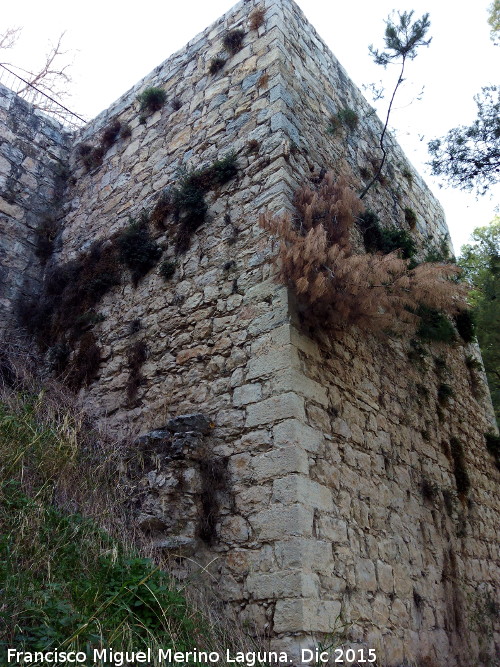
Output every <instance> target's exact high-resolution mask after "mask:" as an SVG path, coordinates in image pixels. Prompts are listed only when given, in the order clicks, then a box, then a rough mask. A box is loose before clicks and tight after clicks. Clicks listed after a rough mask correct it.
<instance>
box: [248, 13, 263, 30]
mask: <svg viewBox="0 0 500 667" xmlns="http://www.w3.org/2000/svg"><path fill="white" fill-rule="evenodd" d="M265 14H266V12H265V9H264V8H263V7H256V8H255V9H254V10H253V12H252V13H251V14H250V30H258V29H259V28H260V26H261V25H263V23H264V16H265Z"/></svg>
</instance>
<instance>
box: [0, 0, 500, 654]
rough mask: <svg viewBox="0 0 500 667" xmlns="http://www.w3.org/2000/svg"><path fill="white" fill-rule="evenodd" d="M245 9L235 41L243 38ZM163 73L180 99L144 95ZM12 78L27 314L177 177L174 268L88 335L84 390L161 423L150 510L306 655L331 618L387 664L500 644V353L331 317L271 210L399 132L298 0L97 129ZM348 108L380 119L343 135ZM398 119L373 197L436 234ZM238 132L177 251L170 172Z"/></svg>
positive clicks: (221, 35)
mask: <svg viewBox="0 0 500 667" xmlns="http://www.w3.org/2000/svg"><path fill="white" fill-rule="evenodd" d="M256 8H261V9H262V10H263V20H262V23H261V25H256V24H255V23H259V22H258V21H256V22H255V23H252V20H251V17H252V15H254V14H253V13H254V12H255V10H256ZM240 30H241V31H243V33H242V35H241V37H242V42H241V44H238V45H236V46H234V47H233V46H232V45H231V42H230V41H229V42H228V41H227V40H225V38H226V37H227V35H228V34H229V35H232V36H233V38H234V31H240ZM234 39H236V41H239V39H240V38H234ZM240 47H241V48H240ZM149 87H160V88H162V89H163V90H164V91H165V92H166V95H167V100H166V102H165V104H164V105H163V106H161V108H159V109H158V110H156V111H155V110H154V109H149V110H148V109H147V108H146V109H145V110H143V111H142V112H141V111H140V110H139V104H138V102H137V96H138V94H140V93H141V92H143V91H144V90H146V89H147V88H149ZM0 103H1V109H0V111H1V112H2V118H1V120H2V135H1V137H2V139H1V140H2V144H1V147H0V151H1V152H0V155H1V157H0V169H2V173H5V174H6V176H7V179H6V180H5V183H10V184H11V185H10V186H9V188H10V189H9V188H8V190H9V192H10V195H9V196H8V197H4V199H3V200H1V201H2V203H1V207H2V208H1V211H2V213H1V215H2V223H5V224H7V225H8V230H9V234H10V235H9V236H8V241H7V242H3V246H2V252H3V253H4V254H3V255H2V256H1V261H2V265H3V268H2V271H3V272H4V273H3V275H4V276H5V281H4V287H3V288H2V289H3V292H2V294H1V297H2V302H1V303H2V306H3V308H4V311H5V313H6V318H5V321H7V320H8V318H9V317H10V313H11V312H12V308H13V303H14V301H15V300H16V299H17V300H19V297H20V295H21V297H22V298H25V299H26V298H28V297H29V296H30V294H36V293H37V290H38V291H40V290H42V282H43V274H44V272H45V275H46V276H47V275H49V274H50V272H51V271H53V270H54V267H64V266H67V263H68V262H70V261H74V260H79V258H82V257H85V256H86V254H87V255H88V253H89V252H90V251H91V249H92V248H95V247H96V246H95V242H96V241H102V242H103V243H102V244H101V246H100V247H101V248H102V247H109V244H112V243H113V242H114V241H115V240H116V238H117V234H119V233H120V232H121V231H123V230H124V229H127V228H128V227H129V225H130V218H132V219H133V220H136V221H140V220H141V213H142V212H146V213H147V214H148V215H149V216H150V214H151V212H152V211H154V210H155V207H157V204H158V202H159V201H160V199H161V198H162V197H164V199H163V201H164V203H165V221H163V219H162V220H161V221H160V224H159V225H156V226H155V225H153V224H151V223H150V233H151V234H152V236H153V237H154V239H155V242H156V243H158V244H160V245H161V247H162V252H163V256H162V260H161V261H163V262H165V261H166V262H170V263H171V264H170V265H169V266H170V272H173V275H170V276H169V277H168V280H165V279H164V277H162V276H161V275H160V273H159V271H158V269H157V268H152V269H151V270H149V271H148V272H147V273H146V274H145V275H144V276H142V277H140V278H137V279H136V280H133V279H131V278H130V275H129V274H128V272H127V271H126V270H124V271H123V275H122V276H121V278H120V280H119V281H118V282H119V284H114V285H112V286H110V287H109V289H107V290H106V291H105V293H104V295H103V296H102V298H100V299H99V301H98V302H96V303H95V304H94V306H95V308H94V309H93V311H92V313H91V315H92V317H91V318H88V317H87V324H86V326H87V327H88V328H87V330H86V331H85V335H86V336H87V339H86V340H87V342H88V340H89V338H88V336H89V334H91V336H92V341H91V345H92V346H93V347H92V350H93V351H94V352H95V353H96V354H97V355H98V366H97V368H95V369H94V371H95V372H93V374H92V375H87V376H84V377H83V382H82V384H83V387H82V389H81V392H82V398H84V400H85V401H86V402H87V403H89V404H93V405H94V406H95V409H97V410H98V411H99V412H100V415H101V416H102V421H103V422H106V423H107V425H108V426H109V427H110V428H113V429H114V430H115V431H116V432H130V431H131V430H132V431H133V432H134V433H136V434H144V433H146V432H151V431H152V430H156V433H155V434H153V435H150V436H147V437H143V438H140V439H139V441H138V445H137V446H138V447H140V446H142V445H144V444H145V443H146V444H147V445H148V447H149V448H153V449H154V450H155V464H154V465H153V463H151V466H150V468H149V469H148V470H147V471H146V472H147V475H146V476H145V477H144V479H143V480H142V481H141V485H142V488H143V493H142V505H141V508H140V512H139V515H138V516H137V517H136V519H137V521H138V522H139V524H140V525H141V527H142V528H144V529H145V530H148V531H149V532H150V533H151V534H152V535H153V539H154V540H155V543H156V545H157V548H159V549H164V550H167V551H171V552H172V554H173V555H175V556H176V557H177V559H178V561H179V562H181V563H182V560H183V559H184V558H186V557H189V558H193V557H194V556H196V558H198V559H199V560H200V561H201V562H204V561H205V560H209V559H210V560H211V559H212V558H213V557H214V556H216V557H217V560H216V561H215V563H214V564H212V566H211V567H212V569H213V575H214V576H215V577H216V579H217V581H218V589H219V592H220V595H221V596H222V598H223V600H225V601H226V602H227V605H228V608H231V609H232V610H234V612H235V613H236V614H237V615H238V617H239V618H240V619H241V621H242V623H245V624H248V626H249V627H251V628H254V629H255V631H256V632H257V633H260V634H265V635H266V636H268V637H270V638H271V645H272V646H273V647H274V648H282V649H284V650H287V651H289V653H290V655H291V656H293V658H294V659H297V660H298V658H299V655H300V648H301V647H310V646H312V645H314V644H315V642H317V641H319V640H321V639H324V638H325V636H328V635H332V633H333V634H338V635H339V636H338V637H337V639H338V642H339V644H341V643H342V642H347V644H349V645H354V646H355V647H357V648H358V649H364V650H367V649H369V648H371V649H375V651H376V654H377V664H380V665H387V666H396V665H401V664H403V663H404V661H405V660H406V661H407V662H406V663H405V664H411V665H413V664H414V665H426V666H427V667H430V666H432V665H441V664H447V665H450V666H451V665H461V666H462V665H463V666H465V665H470V664H474V665H488V664H493V663H492V662H491V660H493V655H494V650H495V642H496V646H497V648H498V643H499V635H498V627H497V628H495V625H494V624H495V618H494V613H493V612H494V611H495V609H496V607H495V604H494V595H495V591H496V594H497V595H498V581H499V569H498V565H499V562H498V553H497V550H496V548H497V546H496V543H495V539H496V536H497V531H498V526H499V521H498V518H499V511H498V510H499V505H498V496H497V486H496V485H497V484H498V471H497V470H496V468H495V465H494V462H493V459H492V457H491V456H490V455H489V453H488V452H487V450H486V447H485V441H484V433H485V432H487V431H489V430H490V429H491V428H492V423H491V406H490V404H489V403H488V401H489V399H488V398H486V397H485V393H484V392H485V389H484V375H483V374H482V373H481V372H480V371H477V370H473V369H472V368H471V365H470V363H469V365H468V364H467V360H468V359H472V358H476V357H477V355H478V352H477V349H476V347H475V346H474V345H473V344H462V345H458V344H455V345H445V344H438V343H430V344H428V345H425V346H424V347H425V350H424V351H422V350H420V352H419V353H418V355H417V356H418V359H417V360H415V350H414V349H413V354H412V348H411V347H410V345H409V342H408V341H406V340H404V339H390V338H387V339H386V340H382V341H381V339H380V338H376V337H374V336H373V335H371V334H369V333H366V332H362V331H360V330H358V329H355V328H354V327H351V328H348V329H347V330H345V331H344V332H343V334H342V335H341V336H336V337H334V338H333V337H331V336H329V335H328V332H326V331H320V332H317V335H315V336H314V337H312V336H311V335H310V334H307V333H306V331H305V329H304V328H303V327H302V325H301V323H300V318H299V317H298V313H297V309H296V306H295V302H294V298H293V295H292V294H291V293H290V291H289V290H287V289H286V288H285V287H284V286H282V285H280V284H278V283H277V282H276V281H275V279H274V275H275V268H274V266H273V264H272V263H271V259H272V256H273V255H274V253H275V252H276V242H273V240H272V239H270V238H269V235H268V234H267V233H266V232H265V231H264V230H263V229H262V228H261V227H260V226H259V223H258V220H259V214H260V213H262V212H264V211H271V212H279V211H284V210H290V211H291V210H293V195H294V192H295V191H296V189H297V188H298V187H299V186H301V185H304V184H311V179H318V178H319V174H320V173H321V172H322V170H325V169H326V170H334V171H335V169H336V168H337V169H338V165H339V164H340V163H341V162H344V163H347V164H348V165H349V166H350V168H351V170H352V172H353V173H354V174H355V176H356V177H358V178H361V175H362V173H363V172H364V171H365V172H366V171H367V170H369V169H370V165H372V168H373V164H372V163H373V159H374V154H375V158H376V157H377V156H376V150H375V148H374V147H376V145H377V140H378V136H379V135H380V131H381V125H380V121H379V120H378V118H377V117H376V116H375V115H374V114H373V113H372V111H371V108H370V106H369V105H368V104H367V102H366V101H365V100H364V98H363V97H362V95H361V94H360V92H359V91H358V90H357V88H356V87H355V86H354V85H353V84H352V82H351V81H350V80H349V78H348V76H347V74H346V73H345V71H344V70H343V68H342V67H341V65H340V64H339V63H338V62H337V60H336V59H335V57H334V56H333V55H332V54H331V52H330V51H329V49H328V48H327V46H326V45H325V44H324V42H323V41H322V40H321V38H320V37H319V36H318V35H317V33H316V32H315V30H314V29H313V28H312V27H311V26H310V25H309V24H308V22H307V20H306V19H305V17H304V15H303V14H302V12H301V10H300V9H299V8H298V7H297V5H295V4H294V2H293V1H292V0H263V1H262V2H260V3H256V2H240V3H239V4H238V5H236V6H235V7H234V8H233V9H232V10H231V11H230V12H228V13H227V14H226V15H225V16H223V17H221V18H220V19H219V20H218V21H217V22H216V23H214V24H213V25H212V26H210V27H209V28H207V29H206V30H205V31H204V32H203V33H201V34H200V35H198V36H197V37H195V38H194V39H193V40H192V41H191V42H189V43H188V44H187V45H186V47H185V48H183V49H182V50H181V51H179V52H177V53H175V54H174V55H173V56H171V57H170V58H169V59H168V60H166V61H165V62H164V63H163V64H161V65H160V66H158V67H157V68H156V69H155V70H154V71H153V72H152V73H151V74H150V75H149V76H147V77H146V78H145V79H144V80H142V81H141V82H139V83H138V84H137V85H136V86H135V87H134V88H133V89H131V90H130V91H128V92H127V93H126V94H125V95H124V96H123V97H122V98H120V99H119V100H118V101H117V102H116V103H115V104H113V105H112V106H111V107H110V108H109V109H107V110H106V111H105V112H103V113H102V114H101V115H100V116H98V117H97V118H96V119H95V120H94V121H92V122H91V123H89V124H88V125H87V126H86V127H84V128H83V129H82V130H81V131H79V132H78V133H77V134H76V135H73V134H70V133H68V132H66V131H64V130H63V129H61V128H58V127H56V126H55V125H54V124H53V123H51V122H49V121H48V120H47V119H45V118H44V117H42V116H40V115H39V114H38V113H37V112H35V111H34V110H33V109H30V108H28V107H26V106H25V105H23V103H21V102H20V101H19V100H18V99H17V98H15V96H13V95H12V94H11V93H10V92H9V91H7V90H6V89H0ZM341 109H352V110H355V111H356V115H357V117H358V124H357V127H356V129H355V131H352V132H350V131H347V130H341V131H340V132H339V134H338V135H336V136H334V137H332V136H330V135H329V134H328V133H327V131H326V127H327V125H328V122H329V119H330V117H331V116H332V114H336V113H337V112H338V111H339V110H341ZM21 117H23V118H24V119H25V123H24V125H23V124H22V123H20V122H19V119H20V118H21ZM117 122H118V123H119V125H117ZM113 127H114V128H115V130H116V132H115V134H114V136H112V135H113V132H114V130H113ZM106 136H108V139H105V137H106ZM109 137H112V139H109ZM387 144H388V152H389V159H388V163H387V170H386V174H385V178H384V181H383V182H381V183H379V185H378V186H377V188H375V189H374V190H372V191H371V193H370V195H369V201H368V204H369V206H370V207H371V208H372V209H373V210H375V211H376V212H377V214H378V215H379V217H380V219H381V220H382V221H383V223H384V224H386V225H397V226H400V227H403V228H408V222H407V221H406V220H405V213H404V211H405V209H411V210H412V211H413V212H414V213H415V216H416V220H415V224H414V229H413V230H412V233H413V234H414V236H415V238H416V240H417V241H418V242H420V243H423V242H424V241H425V240H429V239H431V243H436V244H438V243H439V242H440V241H441V239H443V238H444V239H445V240H446V239H448V232H447V228H446V223H445V220H444V215H443V212H442V209H441V207H440V205H439V203H438V202H437V201H436V200H435V199H434V197H433V196H432V194H431V193H430V192H429V190H428V189H427V187H426V186H425V184H424V183H423V181H422V180H421V178H420V177H419V176H418V174H417V173H415V171H414V170H413V168H412V166H411V164H410V163H409V162H408V160H407V159H406V158H405V156H404V155H403V153H402V151H401V149H400V148H399V147H398V145H397V144H396V142H395V141H394V140H393V139H391V138H390V137H388V139H387ZM231 152H233V153H234V155H235V156H236V166H237V172H236V176H235V177H231V178H228V179H227V181H224V182H221V183H219V184H215V185H214V183H213V182H211V183H210V184H209V185H207V184H205V185H206V187H205V199H204V201H205V204H206V206H207V210H206V215H205V220H204V222H203V224H200V225H199V226H198V228H197V229H196V230H195V231H194V233H193V234H192V236H191V238H190V239H189V243H188V247H187V249H184V250H185V251H184V252H177V251H176V247H175V246H176V240H175V235H174V232H173V229H174V227H175V223H174V220H173V217H172V215H169V214H168V201H169V200H168V197H169V195H168V193H170V196H172V192H173V191H174V190H175V188H179V183H181V182H182V179H183V178H185V175H186V173H189V170H207V169H208V168H209V167H210V166H211V165H212V166H213V164H214V163H217V162H220V161H221V160H224V158H227V156H228V155H230V154H231ZM16 165H17V166H16ZM64 168H67V171H66V170H65V169H64ZM15 169H17V170H18V171H15V173H14V170H15ZM183 170H184V171H183ZM205 173H206V172H205ZM13 174H14V176H15V179H14V180H12V179H11V180H9V178H10V177H11V176H12V175H13ZM62 174H64V176H65V179H66V188H65V190H64V194H61V192H60V190H61V188H60V179H61V178H62V176H61V175H62ZM183 174H184V176H183ZM58 179H59V180H58ZM15 183H18V184H21V185H17V186H16V185H15ZM41 183H43V184H44V187H45V190H44V189H43V188H40V184H41ZM16 188H17V190H16ZM156 210H158V209H156ZM47 216H48V217H50V219H51V220H52V221H53V220H54V219H55V221H56V222H57V229H58V230H59V231H58V233H57V236H56V235H55V233H53V234H52V235H53V236H55V239H54V253H53V255H52V256H51V257H50V258H48V259H47V258H45V264H43V262H42V261H41V260H40V259H39V258H38V257H37V256H36V254H35V244H36V238H37V232H36V231H35V229H36V227H38V226H40V224H41V223H42V222H43V221H44V220H45V219H46V218H47ZM38 234H40V232H38ZM5 238H7V237H5ZM93 244H94V245H93ZM12 248H15V250H16V254H15V260H12V259H11V258H12V256H13V254H12ZM38 254H39V255H40V252H39V253H38ZM26 276H28V277H29V280H28V281H26V280H25V279H26ZM84 314H85V315H86V316H88V313H84ZM60 336H61V338H60V339H57V340H55V339H54V340H53V341H49V342H48V343H47V345H48V346H49V353H50V352H51V351H52V352H54V349H55V348H57V345H60V344H61V340H65V339H64V333H62V334H61V333H60ZM83 339H84V338H83V337H80V338H72V339H71V341H72V345H73V348H72V349H70V350H68V354H69V357H70V360H71V359H75V358H76V357H77V356H78V355H79V354H80V353H82V354H83V352H84V351H82V348H83V342H82V341H83ZM49 343H52V344H51V345H50V344H49ZM57 349H59V348H57ZM422 349H423V348H422ZM96 350H97V352H96ZM134 350H135V353H134ZM134 354H135V357H134ZM134 359H135V362H134ZM443 384H446V386H448V387H450V388H451V390H452V395H449V396H448V397H447V401H446V402H440V400H439V390H440V387H441V386H442V385H443ZM155 448H156V449H155ZM457 452H458V453H457ZM459 465H460V466H464V467H465V469H466V471H467V475H468V477H469V479H470V482H471V484H470V489H469V490H468V493H466V494H464V493H460V492H459V489H458V487H457V483H458V482H457V467H458V466H459ZM495 586H496V588H495ZM497 604H498V603H497ZM341 626H342V632H340V630H339V628H340V627H341ZM365 657H366V656H365ZM488 661H490V662H488Z"/></svg>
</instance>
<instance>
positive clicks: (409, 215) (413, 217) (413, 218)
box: [404, 208, 417, 229]
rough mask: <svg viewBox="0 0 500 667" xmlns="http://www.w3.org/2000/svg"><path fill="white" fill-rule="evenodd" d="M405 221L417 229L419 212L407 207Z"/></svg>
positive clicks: (411, 227)
mask: <svg viewBox="0 0 500 667" xmlns="http://www.w3.org/2000/svg"><path fill="white" fill-rule="evenodd" d="M404 214H405V222H406V223H407V225H408V226H409V227H410V229H415V227H416V226H417V214H416V213H415V211H414V210H413V209H412V208H405V210H404Z"/></svg>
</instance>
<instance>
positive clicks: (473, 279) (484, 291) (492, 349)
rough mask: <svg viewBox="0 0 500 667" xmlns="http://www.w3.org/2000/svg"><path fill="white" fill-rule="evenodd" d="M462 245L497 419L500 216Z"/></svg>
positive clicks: (462, 263) (499, 388) (499, 397)
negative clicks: (466, 243) (469, 242)
mask: <svg viewBox="0 0 500 667" xmlns="http://www.w3.org/2000/svg"><path fill="white" fill-rule="evenodd" d="M472 239H473V241H474V243H471V244H468V245H464V246H463V247H462V249H461V257H460V258H459V261H458V263H459V265H460V266H461V267H462V269H463V272H464V275H465V278H466V279H467V280H468V281H469V282H470V283H471V285H472V287H473V289H472V292H471V296H470V298H471V302H472V305H473V307H474V312H475V317H476V323H477V337H478V340H479V345H480V346H481V352H482V355H483V361H484V366H485V368H486V375H487V376H488V383H489V385H490V391H491V396H492V399H493V405H494V408H495V414H496V417H497V421H498V420H499V418H500V216H497V217H496V218H495V219H494V220H493V221H492V222H491V223H490V224H489V225H488V226H486V227H478V228H477V229H475V230H474V232H473V234H472Z"/></svg>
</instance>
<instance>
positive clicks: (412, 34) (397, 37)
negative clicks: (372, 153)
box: [359, 11, 431, 199]
mask: <svg viewBox="0 0 500 667" xmlns="http://www.w3.org/2000/svg"><path fill="white" fill-rule="evenodd" d="M385 23H386V27H385V37H384V40H385V49H386V50H385V51H379V50H378V49H375V48H374V47H373V46H372V45H371V46H370V47H369V50H370V53H371V55H372V57H373V59H374V61H375V63H376V64H377V65H382V67H384V69H385V68H386V67H387V65H389V64H398V65H400V71H399V76H398V79H397V82H396V86H395V87H394V90H393V92H392V96H391V99H390V101H389V106H388V109H387V115H386V118H385V123H384V127H383V129H382V132H381V134H380V138H379V142H378V145H379V148H380V151H381V152H382V159H381V160H380V164H379V167H378V169H377V172H376V173H375V174H374V176H373V178H372V180H371V181H370V182H369V183H367V185H365V187H364V188H363V190H362V191H361V193H360V195H359V196H360V198H361V199H363V198H364V197H365V196H366V195H367V193H368V192H369V191H370V189H371V188H372V187H373V185H374V184H375V183H376V182H377V180H378V178H379V176H380V174H381V173H382V168H383V166H384V164H385V161H386V158H387V151H386V149H385V145H384V138H385V135H386V132H387V127H388V125H389V118H390V116H391V111H392V107H393V104H394V98H395V97H396V93H397V91H398V89H399V87H400V86H401V84H402V83H403V81H404V72H405V68H406V64H407V61H409V60H413V59H414V58H415V57H416V56H417V50H418V49H419V48H420V47H421V46H428V45H429V44H430V42H431V40H430V39H425V37H426V35H427V31H428V30H429V28H430V21H429V14H424V15H423V16H422V17H421V18H420V19H417V20H415V21H413V11H410V12H402V13H400V12H398V13H397V20H393V19H392V18H391V16H389V17H388V18H387V20H386V22H385Z"/></svg>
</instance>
